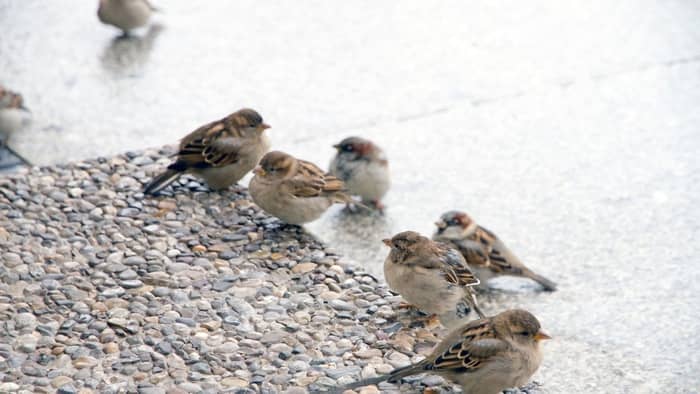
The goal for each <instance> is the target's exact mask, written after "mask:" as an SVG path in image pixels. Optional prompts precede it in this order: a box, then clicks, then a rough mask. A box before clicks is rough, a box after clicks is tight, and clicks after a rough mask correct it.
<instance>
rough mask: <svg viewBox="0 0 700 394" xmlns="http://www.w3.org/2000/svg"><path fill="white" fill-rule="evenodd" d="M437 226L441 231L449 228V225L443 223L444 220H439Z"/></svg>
mask: <svg viewBox="0 0 700 394" xmlns="http://www.w3.org/2000/svg"><path fill="white" fill-rule="evenodd" d="M435 225H436V226H437V228H440V229H442V228H445V227H447V223H445V222H443V221H442V220H438V221H437V222H435Z"/></svg>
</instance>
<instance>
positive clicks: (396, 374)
mask: <svg viewBox="0 0 700 394" xmlns="http://www.w3.org/2000/svg"><path fill="white" fill-rule="evenodd" d="M422 371H423V363H422V362H419V363H417V364H411V365H407V366H405V367H401V368H396V369H395V370H393V371H391V372H390V373H389V374H387V375H381V376H377V377H374V378H368V379H363V380H359V381H357V382H353V383H349V384H346V385H345V386H340V387H333V388H331V389H330V390H329V391H326V393H329V394H341V393H343V392H344V391H345V390H353V389H356V388H358V387H364V386H369V385H373V384H379V383H381V382H384V381H387V382H389V383H395V382H397V381H398V380H399V379H401V378H405V377H406V376H411V375H415V374H417V373H420V372H422Z"/></svg>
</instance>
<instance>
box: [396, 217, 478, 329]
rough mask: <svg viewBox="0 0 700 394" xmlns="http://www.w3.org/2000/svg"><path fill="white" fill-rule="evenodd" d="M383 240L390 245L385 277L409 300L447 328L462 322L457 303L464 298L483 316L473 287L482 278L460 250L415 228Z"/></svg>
mask: <svg viewBox="0 0 700 394" xmlns="http://www.w3.org/2000/svg"><path fill="white" fill-rule="evenodd" d="M383 242H384V243H385V244H386V245H387V246H389V247H390V248H391V252H389V256H387V258H386V260H385V261H384V277H385V278H386V281H387V283H388V284H389V287H390V288H391V289H392V290H394V291H396V292H398V293H399V294H401V297H403V299H405V300H406V301H407V302H408V303H410V304H412V305H415V306H416V307H417V308H418V309H420V310H422V311H424V312H428V313H431V314H434V315H437V317H438V318H439V319H440V322H441V323H442V324H443V325H444V326H445V327H448V328H449V327H454V326H455V325H456V324H458V323H460V319H459V317H458V316H457V305H458V304H459V303H460V301H462V300H465V301H466V302H467V303H468V304H469V306H470V307H471V309H472V310H474V311H476V313H477V314H478V315H479V316H480V317H484V314H483V312H481V310H480V309H479V307H478V305H477V302H476V297H475V295H474V290H473V289H472V286H475V285H478V284H479V280H478V279H477V278H476V277H475V276H474V274H473V273H472V271H471V270H470V269H469V266H468V265H467V262H466V261H464V258H463V257H462V255H461V254H459V252H458V251H456V250H454V249H452V248H451V247H449V246H448V245H446V244H442V243H439V242H434V241H431V240H430V239H429V238H426V237H424V236H422V235H420V234H418V233H416V232H414V231H404V232H402V233H398V234H396V235H395V236H394V237H393V238H391V239H385V240H383Z"/></svg>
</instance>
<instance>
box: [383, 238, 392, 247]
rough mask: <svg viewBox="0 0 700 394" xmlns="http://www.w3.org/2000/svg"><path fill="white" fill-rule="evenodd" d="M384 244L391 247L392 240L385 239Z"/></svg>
mask: <svg viewBox="0 0 700 394" xmlns="http://www.w3.org/2000/svg"><path fill="white" fill-rule="evenodd" d="M382 242H384V245H386V246H388V247H391V240H390V239H389V238H387V239H383V240H382Z"/></svg>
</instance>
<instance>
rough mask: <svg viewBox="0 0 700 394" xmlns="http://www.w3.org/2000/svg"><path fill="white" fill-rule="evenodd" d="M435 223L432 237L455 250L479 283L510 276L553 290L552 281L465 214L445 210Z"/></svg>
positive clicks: (554, 284)
mask: <svg viewBox="0 0 700 394" xmlns="http://www.w3.org/2000/svg"><path fill="white" fill-rule="evenodd" d="M435 224H436V225H437V231H436V232H435V234H434V235H433V239H434V240H436V241H440V242H445V243H449V244H450V245H452V247H454V248H455V249H457V250H459V251H460V253H462V255H463V256H464V259H465V260H467V263H468V264H469V266H470V267H471V268H472V270H474V273H476V276H478V277H479V280H480V281H481V283H482V285H485V284H486V281H488V280H489V279H491V278H494V277H497V276H504V275H510V276H519V277H523V278H530V279H532V280H534V281H535V282H537V283H539V284H540V285H541V286H542V287H543V288H544V289H545V290H547V291H554V290H556V288H557V284H556V283H554V282H552V281H551V280H549V279H547V278H545V277H544V276H541V275H538V274H536V273H534V272H532V271H531V270H530V269H529V268H527V267H526V266H525V265H524V264H523V263H522V262H521V261H520V260H519V259H518V258H517V257H516V256H515V255H514V254H513V252H511V251H510V249H508V248H507V247H506V245H505V244H504V243H503V241H501V240H500V239H499V238H498V236H496V234H494V233H492V232H491V231H489V230H487V229H485V228H483V227H481V226H479V225H477V224H476V222H475V221H474V220H472V218H470V217H469V215H467V214H466V213H464V212H460V211H449V212H446V213H444V214H443V215H442V216H441V217H440V220H439V221H437V222H436V223H435Z"/></svg>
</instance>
